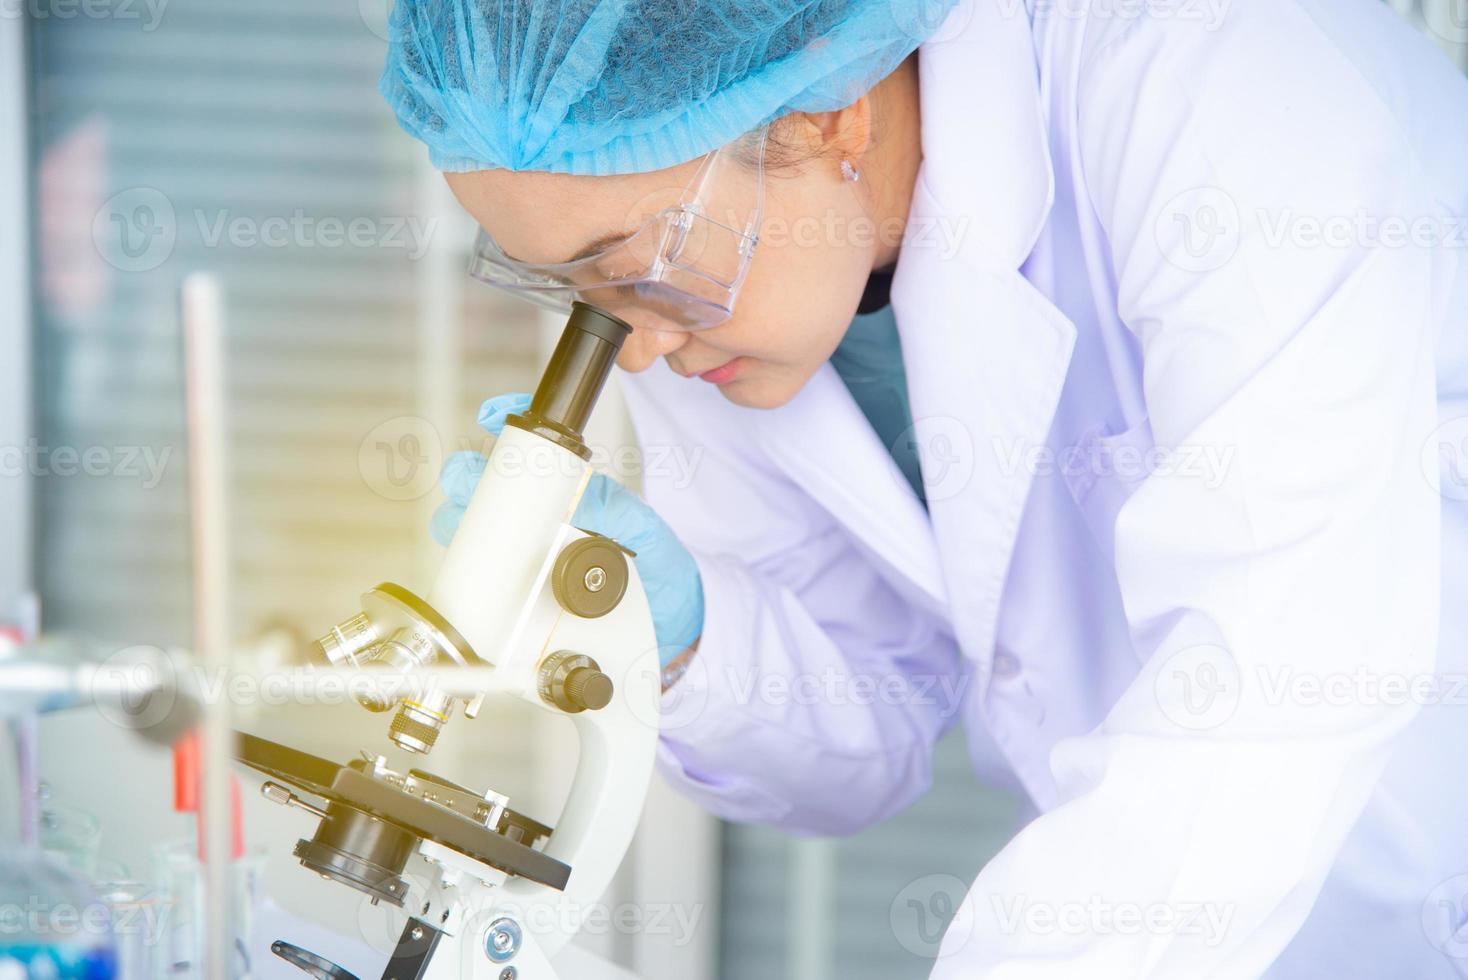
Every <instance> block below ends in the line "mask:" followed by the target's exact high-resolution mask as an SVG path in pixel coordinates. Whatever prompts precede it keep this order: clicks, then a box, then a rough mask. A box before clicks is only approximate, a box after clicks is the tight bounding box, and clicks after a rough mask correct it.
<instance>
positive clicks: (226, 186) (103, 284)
mask: <svg viewBox="0 0 1468 980" xmlns="http://www.w3.org/2000/svg"><path fill="white" fill-rule="evenodd" d="M389 2H390V0H310V2H306V3H302V2H300V0H252V2H250V3H240V2H237V0H86V2H84V0H0V215H3V216H4V218H3V221H0V622H3V621H5V620H6V619H7V618H9V619H12V620H16V621H19V620H20V619H22V618H24V615H25V614H24V612H23V610H24V608H25V606H24V600H23V599H22V597H23V596H26V595H31V596H35V597H37V598H38V600H39V609H40V610H41V622H42V625H43V627H44V628H45V630H47V631H64V632H67V633H73V634H79V635H85V636H88V637H92V638H95V639H96V640H98V641H99V642H100V643H102V644H104V645H105V646H107V647H108V648H115V649H118V650H121V649H125V648H128V647H132V646H137V645H152V646H157V647H162V648H169V647H182V646H186V645H187V644H188V643H189V642H190V637H191V610H190V602H191V589H190V554H189V536H188V521H189V512H188V506H187V503H188V501H187V466H188V460H187V451H186V443H185V440H184V432H183V421H184V414H183V411H184V390H183V375H182V358H181V341H180V327H179V315H178V286H179V283H180V281H181V280H182V278H183V277H184V276H185V275H187V274H189V273H191V272H195V271H200V270H205V271H209V272H213V273H215V274H216V275H217V276H218V277H219V281H220V282H221V284H222V286H223V289H224V292H225V295H226V299H227V303H228V306H227V312H228V336H229V341H228V343H229V350H228V360H227V364H226V366H227V372H228V391H227V397H228V403H229V419H230V420H229V437H228V446H227V450H228V457H227V458H228V465H229V468H230V473H231V479H230V491H231V494H232V504H233V526H232V528H231V539H230V542H229V544H230V548H229V558H230V563H231V567H232V569H233V573H234V579H235V585H236V589H237V591H236V594H235V596H234V602H233V615H234V625H235V628H236V632H237V634H238V636H239V639H240V642H241V644H242V645H244V646H246V647H248V648H250V649H254V650H258V651H263V652H262V653H261V654H260V655H261V656H263V657H267V658H268V657H270V656H272V655H274V654H272V651H279V650H285V649H289V648H291V647H293V646H297V647H298V646H300V645H303V644H304V643H305V642H307V641H309V640H310V639H312V638H314V636H315V635H317V634H319V633H320V632H322V631H323V630H324V629H325V628H326V627H328V626H330V625H331V624H332V623H334V622H336V621H337V620H339V619H341V618H343V616H345V615H347V614H349V613H350V612H352V611H353V610H355V608H356V600H357V596H358V594H359V593H360V592H361V591H362V590H363V589H364V588H366V587H368V586H370V585H372V584H374V583H376V582H378V581H381V580H396V581H402V582H404V583H405V584H407V585H409V586H410V587H413V586H419V587H422V586H425V585H426V584H427V583H428V582H429V581H430V580H431V577H432V573H433V570H434V568H435V565H436V563H437V561H438V557H439V553H440V549H439V548H438V546H437V545H435V544H434V543H433V542H432V541H431V539H430V538H429V537H428V535H427V532H426V527H427V522H428V517H429V515H430V514H431V512H432V510H433V508H434V507H435V506H437V504H438V502H439V496H438V493H437V490H436V487H435V482H434V481H435V477H436V475H437V473H438V469H439V467H440V465H441V463H442V461H443V459H444V457H445V456H446V455H447V454H448V453H450V452H453V451H455V450H458V449H465V448H482V447H483V446H484V445H485V437H484V435H483V433H482V432H480V431H479V430H478V429H477V428H476V427H475V424H474V418H475V414H476V410H477V407H478V405H479V403H480V402H481V401H482V400H483V399H484V398H486V397H488V396H490V395H493V394H498V393H501V392H506V391H519V390H528V388H529V387H530V386H532V385H533V383H534V380H535V378H536V377H537V376H538V374H539V370H540V367H541V365H542V364H543V363H544V359H545V357H546V355H547V354H548V351H549V346H548V345H549V343H550V342H551V341H552V340H553V338H554V331H555V329H556V326H557V325H556V324H554V323H551V322H546V321H542V320H541V318H540V317H539V316H538V315H537V314H536V313H535V312H534V311H533V310H532V309H531V308H530V307H528V306H525V305H523V304H520V303H518V302H516V301H513V300H510V299H507V298H504V297H501V296H498V295H496V294H494V293H493V292H492V291H490V290H489V289H487V288H485V287H482V286H478V285H476V284H475V283H473V282H472V281H470V280H469V279H468V278H467V277H466V276H465V275H464V273H463V269H464V268H465V265H466V261H467V250H468V246H469V244H470V241H471V239H472V232H473V229H472V227H471V225H470V223H469V221H468V220H467V219H466V218H465V217H464V216H463V215H462V214H461V213H460V211H459V210H458V208H457V206H456V205H455V204H454V202H453V200H452V198H451V197H449V195H448V193H447V191H446V189H445V187H444V185H443V183H442V180H441V178H440V177H439V176H438V175H437V174H436V173H434V172H433V171H432V170H431V168H430V167H429V166H428V163H427V159H426V155H425V154H424V153H423V152H422V149H421V147H419V146H418V144H416V143H414V142H413V141H411V140H410V139H409V138H407V137H406V136H404V135H403V134H402V133H401V132H399V131H398V129H397V127H396V125H395V123H394V122H393V119H392V117H391V115H390V113H389V112H388V111H387V109H386V108H385V106H384V105H383V104H382V102H381V100H380V99H379V97H378V95H377V91H376V84H377V77H378V74H379V71H380V68H381V65H382V61H383V57H384V51H385V44H386V42H385V39H384V35H385V23H386V13H387V6H388V3H389ZM1392 5H1393V6H1394V7H1396V8H1397V9H1398V11H1399V12H1400V13H1401V14H1402V15H1403V16H1405V17H1408V18H1410V19H1412V20H1413V21H1414V22H1415V23H1417V24H1418V25H1420V26H1421V27H1422V28H1423V29H1424V30H1426V31H1427V32H1429V33H1430V34H1431V35H1432V36H1433V38H1434V39H1435V40H1436V41H1437V42H1438V43H1439V44H1440V45H1441V46H1442V47H1443V48H1444V50H1445V51H1447V52H1448V54H1449V55H1450V56H1452V57H1454V58H1455V59H1457V60H1458V61H1459V63H1460V64H1465V65H1468V0H1398V2H1394V3H1393V4H1392ZM601 414H602V416H603V417H602V418H600V419H599V421H598V424H599V425H600V426H601V430H600V432H599V433H597V434H596V436H595V439H596V440H599V441H600V444H601V445H603V446H605V447H608V448H609V449H610V448H615V447H618V446H622V445H631V444H632V443H633V437H632V434H631V432H630V431H629V430H628V428H627V426H626V423H625V419H624V418H623V417H622V416H621V414H620V408H619V406H618V405H617V403H616V401H615V399H612V400H611V401H610V402H609V407H608V408H607V409H605V410H604V411H603V412H602V413H601ZM616 475H617V476H619V477H621V478H623V479H626V480H628V481H629V482H631V483H633V484H635V483H636V473H635V472H628V471H626V470H625V469H622V470H619V471H617V472H616ZM237 710H238V711H239V712H240V713H241V716H242V717H241V724H242V725H243V726H244V727H252V726H253V727H260V728H268V729H269V730H270V731H272V732H273V733H274V734H273V735H272V737H274V738H277V739H279V740H283V741H291V740H292V738H294V739H296V740H297V741H298V742H299V743H300V744H301V747H303V748H308V749H309V750H310V751H312V752H314V753H316V754H319V755H325V756H328V757H334V758H338V759H343V760H344V759H347V758H350V757H353V756H355V755H356V754H357V752H358V750H359V749H360V748H362V747H364V746H367V745H376V744H378V743H380V742H382V738H383V732H382V728H383V724H382V720H381V719H380V718H377V717H373V716H369V715H366V714H365V713H364V712H361V711H360V710H356V709H355V706H346V707H343V708H315V709H312V710H310V711H302V710H300V709H290V710H286V709H282V708H274V707H271V706H268V705H258V704H257V705H248V706H244V707H241V708H239V709H237ZM541 724H543V722H541V721H535V720H532V719H530V718H528V717H515V716H504V715H496V716H493V717H489V716H484V717H481V718H480V719H478V720H477V721H475V722H473V723H472V725H473V729H472V737H461V738H459V739H456V740H454V741H453V742H452V743H451V744H450V745H448V746H447V747H446V749H441V750H440V754H441V755H440V756H436V758H435V762H436V763H438V765H437V766H436V768H438V769H440V770H441V771H442V772H443V774H444V775H446V776H449V777H450V778H456V779H459V780H460V781H463V782H468V783H470V785H474V786H481V785H492V786H493V787H494V788H496V789H498V790H500V791H502V792H505V793H507V794H508V795H509V796H510V798H511V800H512V803H513V804H514V805H516V806H518V807H521V808H522V809H524V810H526V811H527V812H529V813H531V814H532V815H539V813H540V812H545V811H546V810H547V809H549V808H553V807H554V806H555V805H556V800H557V799H558V796H557V794H558V793H560V792H563V790H564V784H563V782H558V781H557V779H556V778H554V777H553V776H547V775H546V769H547V767H544V766H539V767H538V766H537V764H536V763H537V762H538V761H544V759H545V752H546V751H547V750H546V748H545V745H546V744H547V743H546V739H545V735H544V733H542V732H541V731H540V730H539V726H540V725H541ZM466 731H467V730H466ZM461 735H463V732H461ZM40 744H41V752H42V754H41V761H42V766H41V771H42V777H43V778H44V780H45V782H46V784H47V787H48V797H47V800H46V803H45V805H46V806H47V807H49V808H51V811H52V813H53V816H54V821H55V823H56V833H57V834H58V835H60V837H61V838H64V840H62V842H61V844H60V845H59V846H63V847H70V848H72V849H74V850H78V851H80V852H83V859H84V860H85V861H87V862H90V866H91V867H92V869H93V870H94V871H95V873H96V874H97V875H99V876H104V877H105V876H109V875H111V876H116V875H123V876H134V877H136V876H140V875H143V874H145V873H147V872H148V870H149V868H150V867H152V866H153V864H154V862H155V859H156V854H157V851H158V848H160V847H166V846H168V845H169V843H170V842H176V841H179V840H183V839H186V838H187V835H188V833H189V827H190V821H189V818H187V817H186V816H184V815H181V814H177V813H174V812H173V810H172V806H171V802H172V781H171V780H172V775H171V768H170V759H169V755H168V753H167V751H166V750H163V749H156V748H152V749H150V748H147V747H146V746H145V745H143V744H142V743H141V742H138V741H137V740H136V739H129V738H124V737H123V733H121V732H120V731H119V729H118V727H117V726H116V725H113V724H111V723H110V722H109V721H108V719H107V718H106V717H104V716H102V715H99V714H98V713H96V712H76V713H70V714H58V715H52V716H48V717H47V718H46V719H45V720H44V721H43V724H42V728H41V740H40ZM5 758H6V761H4V762H0V802H3V804H4V805H0V834H4V835H8V834H10V833H11V832H12V830H11V828H10V826H9V824H8V823H6V821H9V820H11V819H12V813H13V811H14V809H15V807H14V806H13V805H12V804H14V803H15V802H17V801H16V800H15V792H16V791H15V785H16V784H15V781H14V773H13V772H11V771H9V769H8V768H7V767H8V766H9V761H8V754H7V756H6V757H5ZM246 795H247V803H246V812H245V822H246V835H247V839H248V841H249V843H250V845H251V847H252V848H260V847H268V848H269V849H270V850H271V852H272V855H271V856H270V857H269V858H267V859H266V860H265V863H264V865H263V875H264V882H265V890H266V892H267V893H269V894H270V895H272V896H273V898H274V900H275V901H276V902H277V903H278V904H279V905H280V907H281V910H282V914H287V915H299V916H309V917H313V918H315V919H317V920H319V921H321V922H323V923H325V924H327V925H328V926H329V927H331V928H333V929H336V930H339V931H343V932H347V933H356V934H357V935H358V937H359V938H362V939H364V940H365V941H367V942H369V943H377V942H380V941H381V940H382V939H383V938H384V937H386V936H387V935H388V934H389V932H388V929H387V927H385V926H383V925H382V923H381V922H379V921H377V920H374V919H371V915H372V914H376V913H364V910H363V909H362V908H361V905H362V903H361V902H359V901H358V900H357V899H356V897H355V895H354V893H348V892H347V891H346V890H345V889H342V888H341V887H340V886H337V885H331V884H327V883H323V882H320V881H319V880H317V879H315V878H314V877H313V876H311V875H309V874H307V873H306V872H305V871H304V870H302V869H300V868H299V867H298V866H296V865H295V863H294V861H293V860H292V859H291V858H290V856H289V849H290V846H291V845H292V844H293V843H294V841H295V838H296V837H297V836H300V835H302V833H303V832H304V829H305V825H304V824H303V823H302V822H301V821H300V820H299V819H296V816H293V815H292V814H291V813H290V812H289V811H285V810H283V809H281V808H270V807H267V806H266V805H265V804H264V803H262V802H259V801H258V800H257V799H256V798H255V797H254V795H253V794H251V793H247V794H246ZM1018 809H1019V808H1018V805H1017V802H1016V801H1015V800H1012V799H1010V798H1008V797H1007V796H1005V795H1003V794H1001V793H999V792H996V791H993V790H988V789H985V788H983V787H981V786H979V785H977V784H976V782H975V781H974V778H973V776H972V775H971V773H970V772H969V768H968V763H967V759H966V756H965V752H964V749H963V746H962V744H961V742H960V741H959V740H958V739H956V738H950V739H949V740H947V741H946V742H944V743H943V745H942V746H941V748H940V750H939V757H938V760H937V774H936V785H935V788H934V791H933V792H932V793H931V794H930V795H929V796H928V797H927V798H926V799H925V800H924V801H922V802H921V803H920V804H918V805H917V806H915V807H914V808H912V809H911V810H910V811H909V812H907V813H904V814H902V815H901V816H900V817H898V818H896V819H894V820H892V821H890V822H889V823H888V824H886V825H884V826H881V827H877V828H875V829H873V830H871V831H868V832H867V833H864V834H862V835H860V836H858V837H855V838H853V839H848V840H840V841H810V840H796V839H793V838H790V837H788V836H785V835H783V834H779V833H776V832H772V831H769V830H765V829H761V828H749V827H736V826H723V825H720V824H718V823H717V822H716V821H713V820H712V819H710V818H708V817H707V816H705V815H702V814H700V813H698V812H697V811H696V810H694V809H693V808H691V807H689V806H687V805H686V804H684V803H682V802H681V801H680V800H677V799H675V798H673V797H672V795H671V794H670V793H668V792H667V791H665V790H659V791H658V792H656V793H655V794H654V796H653V799H652V801H651V802H650V804H649V826H650V827H654V828H656V833H649V834H646V835H644V837H643V838H642V839H641V840H640V841H639V843H638V845H637V853H636V855H635V860H634V861H632V862H629V870H628V872H627V874H625V875H624V879H625V880H624V881H622V882H620V883H619V885H618V889H617V894H616V895H614V896H609V898H608V903H609V905H611V907H613V908H617V907H619V906H624V905H625V906H626V907H628V908H630V909H634V910H640V912H641V913H642V914H641V915H640V916H637V915H633V916H630V917H629V918H628V919H627V920H626V921H628V922H633V923H641V924H640V925H636V924H634V925H632V926H629V927H626V928H621V927H610V928H607V929H604V930H602V931H601V934H599V935H593V936H590V937H588V940H587V941H588V942H589V943H591V944H592V945H594V946H596V947H597V948H599V949H600V950H602V951H603V952H606V953H609V954H610V955H612V956H614V957H615V958H617V959H619V960H620V961H622V962H624V963H626V964H628V965H631V966H635V967H636V968H637V969H638V970H639V971H640V972H642V973H643V974H645V975H646V976H648V977H649V978H653V980H662V978H668V980H671V978H674V977H676V978H679V980H700V978H709V977H722V978H728V980H745V978H749V980H754V978H760V980H766V978H769V977H781V976H794V977H801V978H804V980H822V978H836V977H840V978H842V980H864V978H877V977H881V978H884V980H892V978H903V977H912V978H919V977H924V976H926V975H927V973H928V972H929V970H930V969H931V968H932V957H933V956H934V955H935V953H936V950H937V940H938V937H939V936H940V935H941V933H942V928H943V925H944V924H945V923H946V921H947V919H948V917H949V916H951V914H952V911H953V907H954V903H955V902H956V900H957V899H958V898H959V897H961V895H962V889H963V887H964V883H965V882H967V881H969V880H970V879H971V878H972V877H973V875H974V874H975V872H976V871H977V870H978V868H979V867H980V866H981V865H982V864H983V862H984V861H985V860H986V859H987V858H988V857H989V856H990V855H992V854H993V853H994V852H995V851H997V850H998V848H999V847H1000V846H1001V845H1002V843H1003V842H1004V841H1005V840H1006V839H1007V838H1008V836H1009V835H1010V834H1011V833H1012V832H1013V830H1014V828H1015V826H1016V824H1017V821H1018V820H1019V819H1020V817H1019V812H1018ZM659 916H660V917H661V921H660V922H659V923H658V924H657V925H656V926H654V924H653V919H654V917H659Z"/></svg>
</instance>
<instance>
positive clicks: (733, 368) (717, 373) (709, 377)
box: [698, 357, 743, 385]
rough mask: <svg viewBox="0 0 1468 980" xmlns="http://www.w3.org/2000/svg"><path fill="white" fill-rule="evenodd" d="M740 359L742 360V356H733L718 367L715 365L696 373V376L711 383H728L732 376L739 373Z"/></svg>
mask: <svg viewBox="0 0 1468 980" xmlns="http://www.w3.org/2000/svg"><path fill="white" fill-rule="evenodd" d="M741 360H743V358H739V357H736V358H734V360H732V361H730V362H729V363H727V364H723V365H720V366H719V367H716V368H714V369H713V370H710V371H704V372H703V373H702V374H700V375H698V377H699V378H701V379H703V380H704V381H707V382H708V383H709V384H711V385H722V384H728V383H729V382H730V381H733V380H734V376H735V375H736V374H738V373H739V368H740V363H739V362H740V361H741Z"/></svg>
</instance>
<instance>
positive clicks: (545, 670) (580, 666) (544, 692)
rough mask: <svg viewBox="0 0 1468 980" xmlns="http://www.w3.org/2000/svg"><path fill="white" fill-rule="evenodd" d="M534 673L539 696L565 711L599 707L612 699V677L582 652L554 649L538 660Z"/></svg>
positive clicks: (577, 711)
mask: <svg viewBox="0 0 1468 980" xmlns="http://www.w3.org/2000/svg"><path fill="white" fill-rule="evenodd" d="M537 675H538V676H537V680H538V682H539V684H538V686H539V688H540V697H541V700H543V701H545V702H546V703H547V704H552V705H555V706H556V707H557V708H560V709H561V710H562V711H564V712H566V713H567V714H570V715H574V714H579V713H580V712H582V711H588V710H589V711H598V710H600V709H602V708H605V707H606V706H607V705H609V704H611V702H612V693H613V691H614V690H615V688H614V687H613V685H612V679H611V678H610V677H608V676H607V675H606V674H604V673H602V670H601V666H600V665H599V664H598V663H597V662H596V661H595V660H592V659H591V658H590V657H588V656H586V655H585V654H584V653H572V652H571V651H569V650H560V651H558V652H556V653H553V654H551V655H550V656H549V657H546V658H545V659H544V660H542V661H541V662H540V670H539V671H538V672H537Z"/></svg>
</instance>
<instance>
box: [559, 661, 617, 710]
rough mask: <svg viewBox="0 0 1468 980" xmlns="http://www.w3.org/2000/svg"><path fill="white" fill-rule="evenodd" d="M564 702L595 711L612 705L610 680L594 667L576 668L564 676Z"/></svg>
mask: <svg viewBox="0 0 1468 980" xmlns="http://www.w3.org/2000/svg"><path fill="white" fill-rule="evenodd" d="M565 688H566V700H567V701H570V702H571V703H572V704H574V705H579V706H580V707H581V708H583V709H589V710H591V711H597V710H599V709H601V708H605V707H606V706H607V705H609V704H611V703H612V679H611V678H610V677H608V676H607V675H606V674H603V673H602V672H601V671H599V670H597V669H596V668H595V667H577V668H576V669H575V670H573V671H571V673H569V674H567V675H566V685H565Z"/></svg>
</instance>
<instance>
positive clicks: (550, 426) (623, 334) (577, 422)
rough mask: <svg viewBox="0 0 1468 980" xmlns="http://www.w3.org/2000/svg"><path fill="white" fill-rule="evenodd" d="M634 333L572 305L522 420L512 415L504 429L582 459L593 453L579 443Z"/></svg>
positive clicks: (609, 318)
mask: <svg viewBox="0 0 1468 980" xmlns="http://www.w3.org/2000/svg"><path fill="white" fill-rule="evenodd" d="M631 332H632V328H631V327H629V326H628V325H627V324H626V323H624V322H622V321H621V320H619V319H618V318H617V317H614V316H612V315H611V314H610V313H606V312H603V311H602V310H599V309H597V308H596V307H594V306H588V305H587V304H585V303H580V302H578V303H574V304H572V307H571V317H570V319H568V320H567V321H566V329H565V330H564V331H563V332H562V333H561V339H560V341H558V342H557V343H556V349H555V352H554V353H552V354H551V359H550V364H549V365H547V366H546V369H545V373H544V374H543V375H541V378H540V384H539V386H537V387H536V389H535V395H534V396H533V397H532V398H531V400H530V408H529V410H528V411H526V412H525V414H524V415H512V416H510V418H509V420H508V424H510V425H515V426H518V427H519V428H522V429H528V430H529V431H531V432H534V433H536V434H537V435H541V436H545V437H546V438H548V439H551V440H552V441H554V442H557V443H560V444H561V445H563V446H565V447H566V448H567V449H570V450H571V451H572V452H575V453H576V454H577V455H578V456H580V457H582V458H583V459H587V458H589V457H590V455H591V451H590V450H589V449H587V448H586V445H585V443H583V442H582V434H583V432H584V430H585V428H586V422H587V420H588V419H589V418H591V410H592V409H593V408H595V407H596V401H597V399H598V398H600V397H601V392H602V388H603V387H605V386H606V382H607V376H608V375H610V374H611V373H612V365H613V364H614V363H616V360H617V352H618V351H620V350H621V349H622V342H623V341H624V340H626V339H627V336H628V334H630V333H631Z"/></svg>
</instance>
